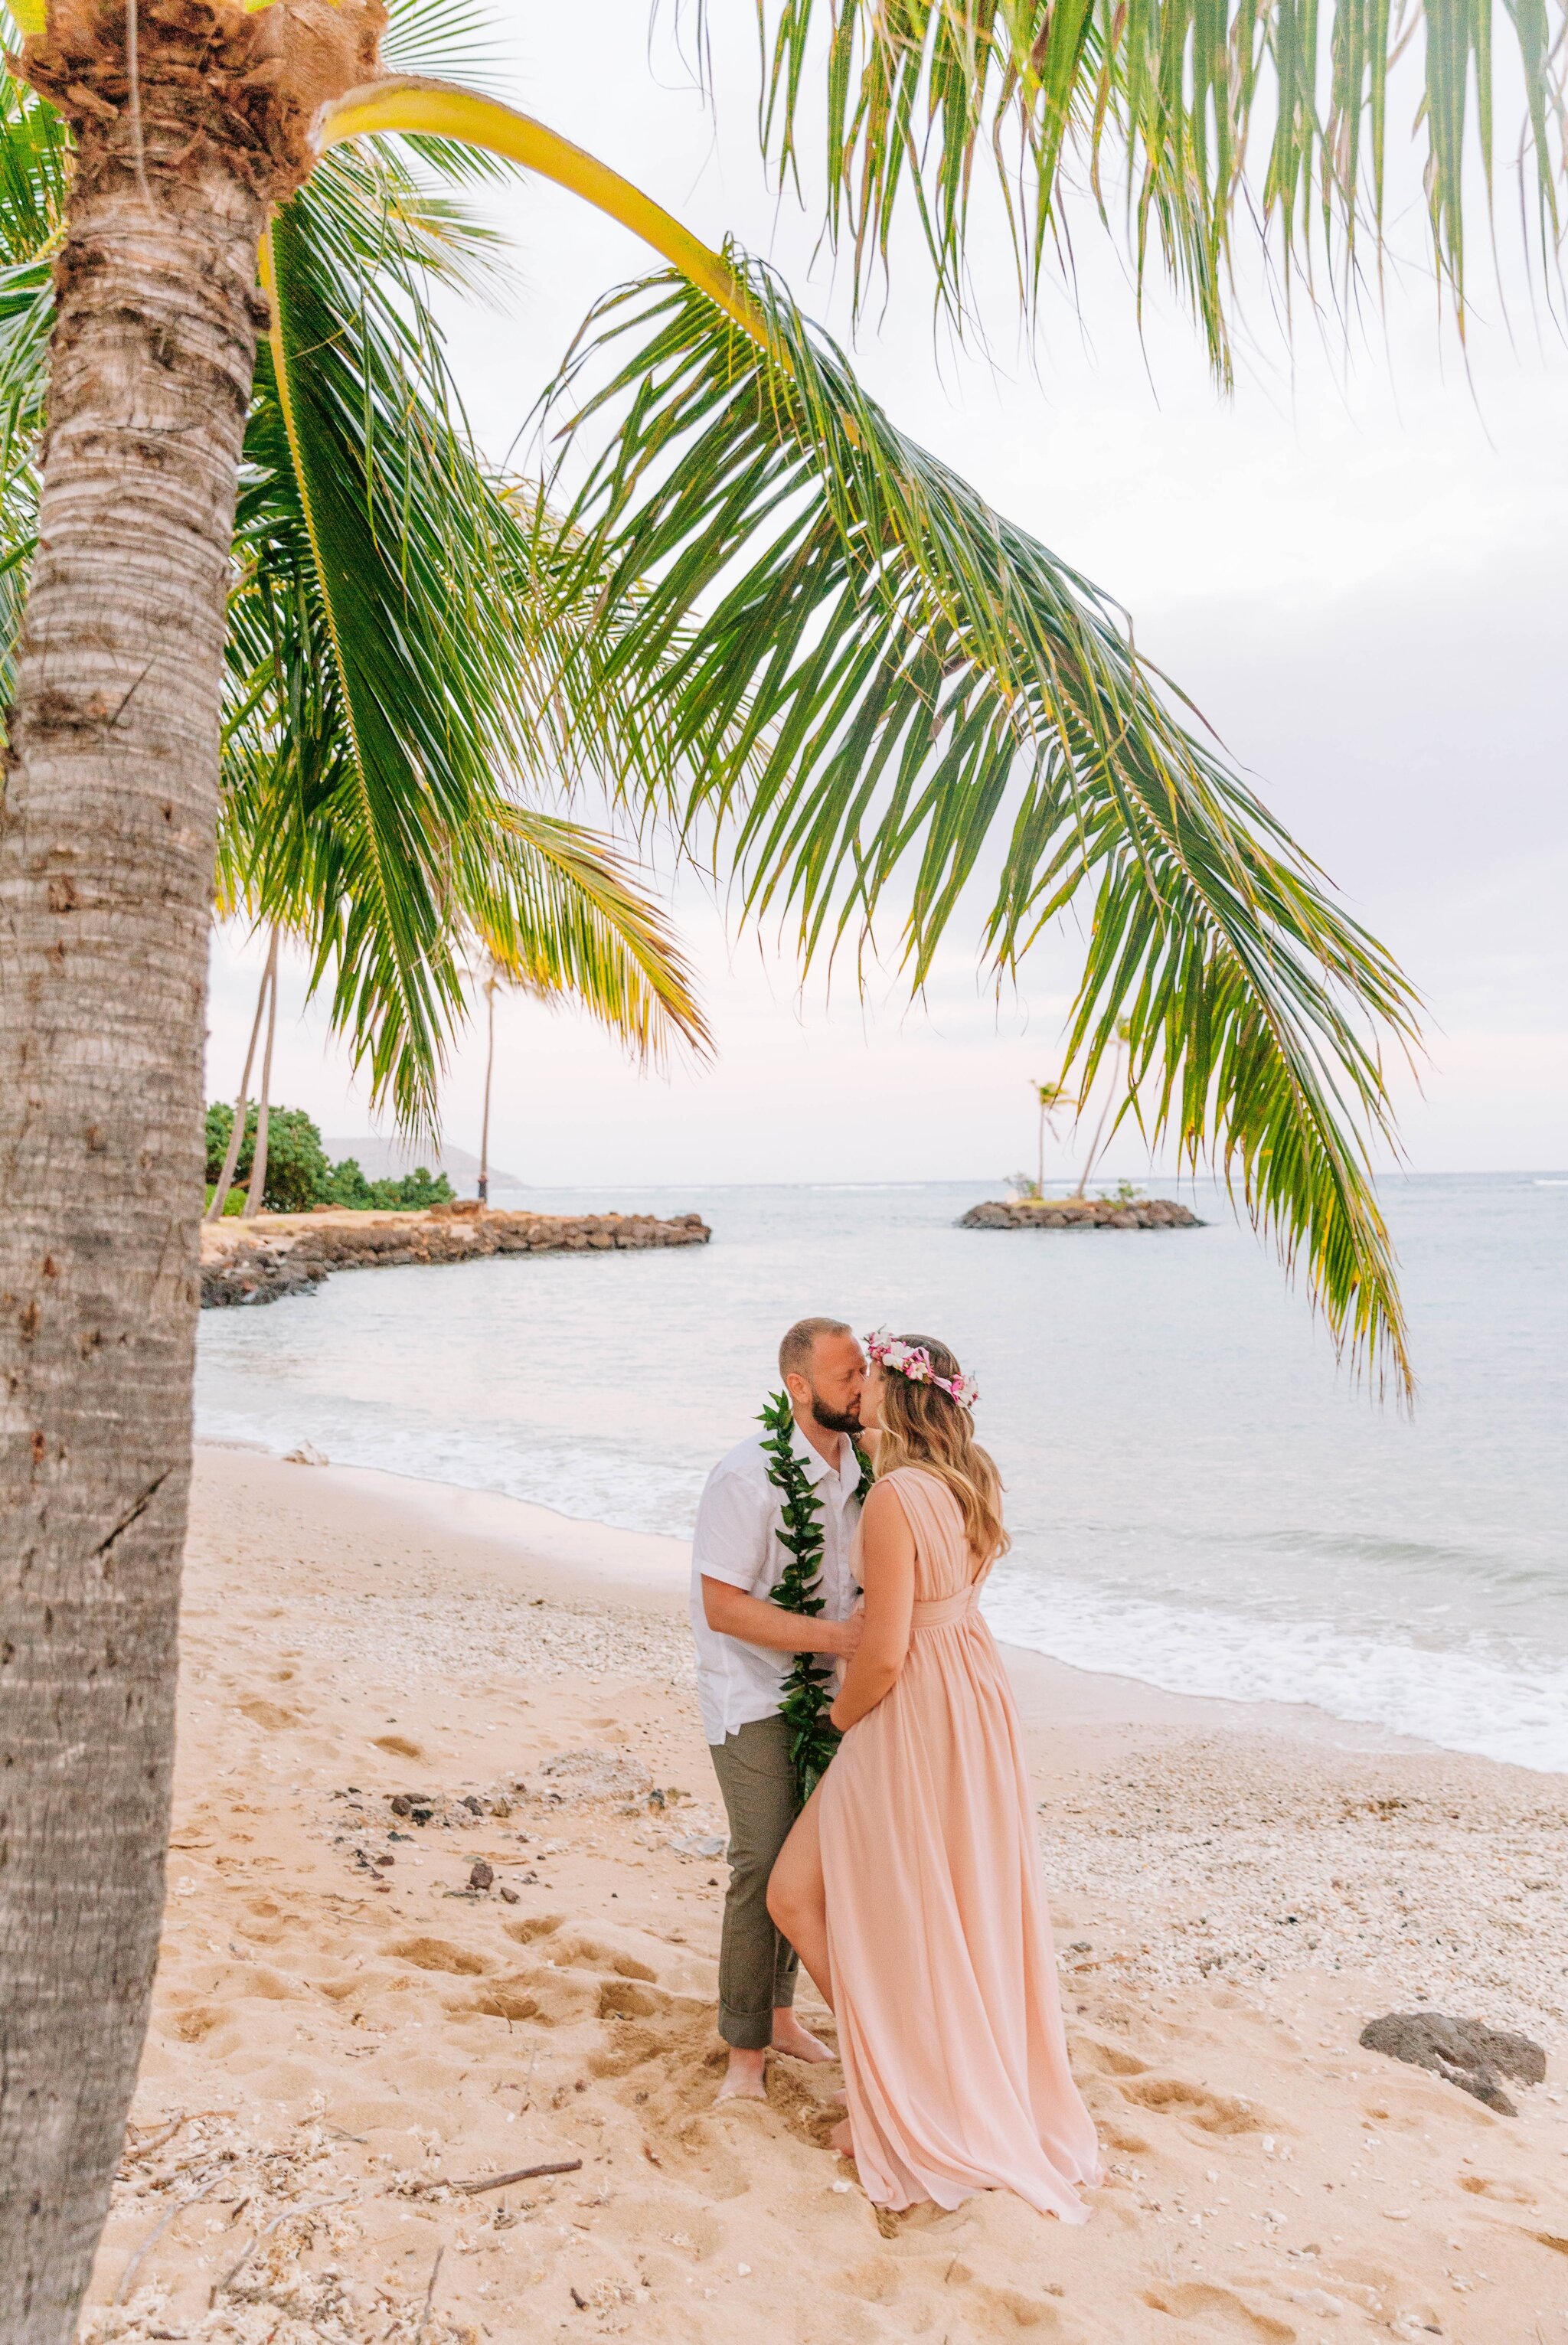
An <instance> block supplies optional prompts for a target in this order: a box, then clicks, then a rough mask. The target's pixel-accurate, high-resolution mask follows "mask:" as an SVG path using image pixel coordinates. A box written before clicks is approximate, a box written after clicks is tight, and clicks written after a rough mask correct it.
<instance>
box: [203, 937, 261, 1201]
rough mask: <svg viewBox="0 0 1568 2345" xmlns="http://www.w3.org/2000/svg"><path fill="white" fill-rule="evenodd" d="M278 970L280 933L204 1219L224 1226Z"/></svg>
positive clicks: (258, 996)
mask: <svg viewBox="0 0 1568 2345" xmlns="http://www.w3.org/2000/svg"><path fill="white" fill-rule="evenodd" d="M277 967H278V931H277V929H273V931H272V942H271V945H270V948H269V950H268V954H267V965H266V967H265V968H264V969H263V970H262V971H261V982H260V986H259V987H258V988H257V990H256V1015H255V1017H254V1018H253V1019H252V1020H251V1021H250V1040H249V1043H248V1044H247V1046H246V1051H245V1071H244V1073H243V1074H242V1075H241V1076H240V1078H239V1098H238V1099H237V1100H236V1101H235V1102H234V1128H233V1130H232V1131H231V1132H230V1133H229V1145H228V1147H227V1148H226V1149H225V1150H224V1152H223V1170H222V1172H221V1173H219V1176H218V1186H217V1187H216V1189H214V1191H213V1192H212V1203H211V1204H210V1205H209V1207H208V1208H207V1211H206V1213H204V1214H203V1216H202V1219H203V1220H204V1221H209V1222H220V1221H221V1220H222V1219H223V1208H224V1206H225V1205H226V1204H227V1203H228V1202H229V1190H230V1189H231V1188H232V1187H233V1186H234V1171H235V1167H236V1166H237V1165H238V1163H239V1151H240V1149H241V1148H242V1147H243V1146H244V1144H245V1123H246V1114H247V1111H248V1109H249V1105H250V1070H251V1067H252V1066H253V1065H254V1064H255V1060H256V1044H257V1042H258V1041H259V1040H260V1033H261V1013H262V1011H263V1010H265V1009H266V1007H267V988H268V986H269V985H270V984H273V983H274V982H275V981H276V980H275V976H274V972H275V971H276V969H277Z"/></svg>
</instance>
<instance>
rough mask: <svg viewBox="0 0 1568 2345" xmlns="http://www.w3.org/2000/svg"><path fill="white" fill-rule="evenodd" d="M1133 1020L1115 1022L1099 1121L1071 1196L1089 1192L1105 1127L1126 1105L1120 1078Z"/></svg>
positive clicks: (1124, 1019) (1123, 1068)
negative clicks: (1108, 1076) (1113, 1038)
mask: <svg viewBox="0 0 1568 2345" xmlns="http://www.w3.org/2000/svg"><path fill="white" fill-rule="evenodd" d="M1132 1042H1133V1027H1132V1020H1130V1019H1128V1018H1119V1019H1118V1020H1116V1030H1115V1051H1114V1053H1113V1056H1112V1060H1111V1073H1110V1081H1109V1082H1108V1083H1107V1085H1106V1089H1105V1105H1104V1106H1103V1107H1102V1108H1101V1110H1100V1121H1099V1122H1098V1123H1097V1124H1096V1125H1095V1137H1094V1138H1093V1140H1091V1142H1089V1153H1088V1154H1087V1156H1085V1158H1084V1169H1083V1171H1082V1172H1081V1173H1079V1175H1078V1185H1077V1187H1076V1188H1075V1189H1074V1192H1073V1194H1074V1197H1082V1196H1083V1195H1084V1193H1085V1192H1086V1190H1087V1189H1088V1186H1089V1175H1090V1173H1093V1171H1094V1169H1095V1165H1096V1164H1097V1163H1098V1162H1099V1161H1100V1154H1101V1150H1102V1147H1103V1144H1104V1142H1105V1126H1106V1124H1107V1123H1110V1121H1111V1116H1112V1113H1113V1112H1114V1111H1116V1110H1118V1109H1121V1108H1122V1107H1123V1106H1124V1105H1125V1092H1124V1091H1123V1089H1122V1079H1123V1076H1124V1074H1125V1071H1126V1064H1127V1054H1128V1052H1129V1051H1130V1050H1131V1048H1132ZM1121 1120H1122V1119H1121V1115H1120V1114H1119V1113H1118V1114H1117V1115H1116V1123H1115V1124H1111V1129H1112V1131H1113V1132H1114V1131H1115V1128H1116V1124H1119V1123H1120V1122H1121Z"/></svg>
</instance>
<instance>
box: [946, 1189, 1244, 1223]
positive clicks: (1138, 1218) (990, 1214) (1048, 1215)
mask: <svg viewBox="0 0 1568 2345" xmlns="http://www.w3.org/2000/svg"><path fill="white" fill-rule="evenodd" d="M958 1226H959V1228H960V1229H961V1230H1201V1229H1202V1227H1203V1223H1201V1222H1200V1221H1199V1220H1198V1217H1197V1215H1196V1213H1191V1212H1189V1211H1188V1209H1187V1207H1186V1205H1178V1204H1176V1202H1175V1201H1174V1199H1172V1198H1170V1197H1135V1198H1133V1199H1132V1200H1131V1201H1130V1202H1129V1203H1125V1204H1123V1203H1118V1201H1117V1200H1116V1199H1115V1198H1114V1197H1012V1198H1009V1199H1008V1200H1007V1201H1006V1203H1001V1202H998V1201H993V1202H992V1203H989V1204H984V1205H971V1207H970V1209H969V1211H968V1213H964V1214H963V1215H962V1216H961V1218H960V1221H959V1224H958Z"/></svg>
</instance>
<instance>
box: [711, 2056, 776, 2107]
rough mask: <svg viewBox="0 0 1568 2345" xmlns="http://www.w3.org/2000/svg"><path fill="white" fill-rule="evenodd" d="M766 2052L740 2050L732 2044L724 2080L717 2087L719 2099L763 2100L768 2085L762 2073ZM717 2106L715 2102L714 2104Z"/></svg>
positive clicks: (765, 2063) (766, 2094) (766, 2057)
mask: <svg viewBox="0 0 1568 2345" xmlns="http://www.w3.org/2000/svg"><path fill="white" fill-rule="evenodd" d="M767 2060H768V2055H767V2053H766V2052H741V2051H738V2050H737V2048H736V2046H734V2045H733V2044H732V2045H731V2046H730V2047H729V2066H728V2068H727V2069H726V2070H725V2072H724V2082H723V2084H722V2085H720V2086H719V2088H718V2100H720V2101H765V2100H766V2099H767V2098H768V2086H767V2082H766V2079H765V2076H764V2074H763V2071H764V2068H765V2066H766V2065H767ZM716 2106H717V2104H716Z"/></svg>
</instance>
